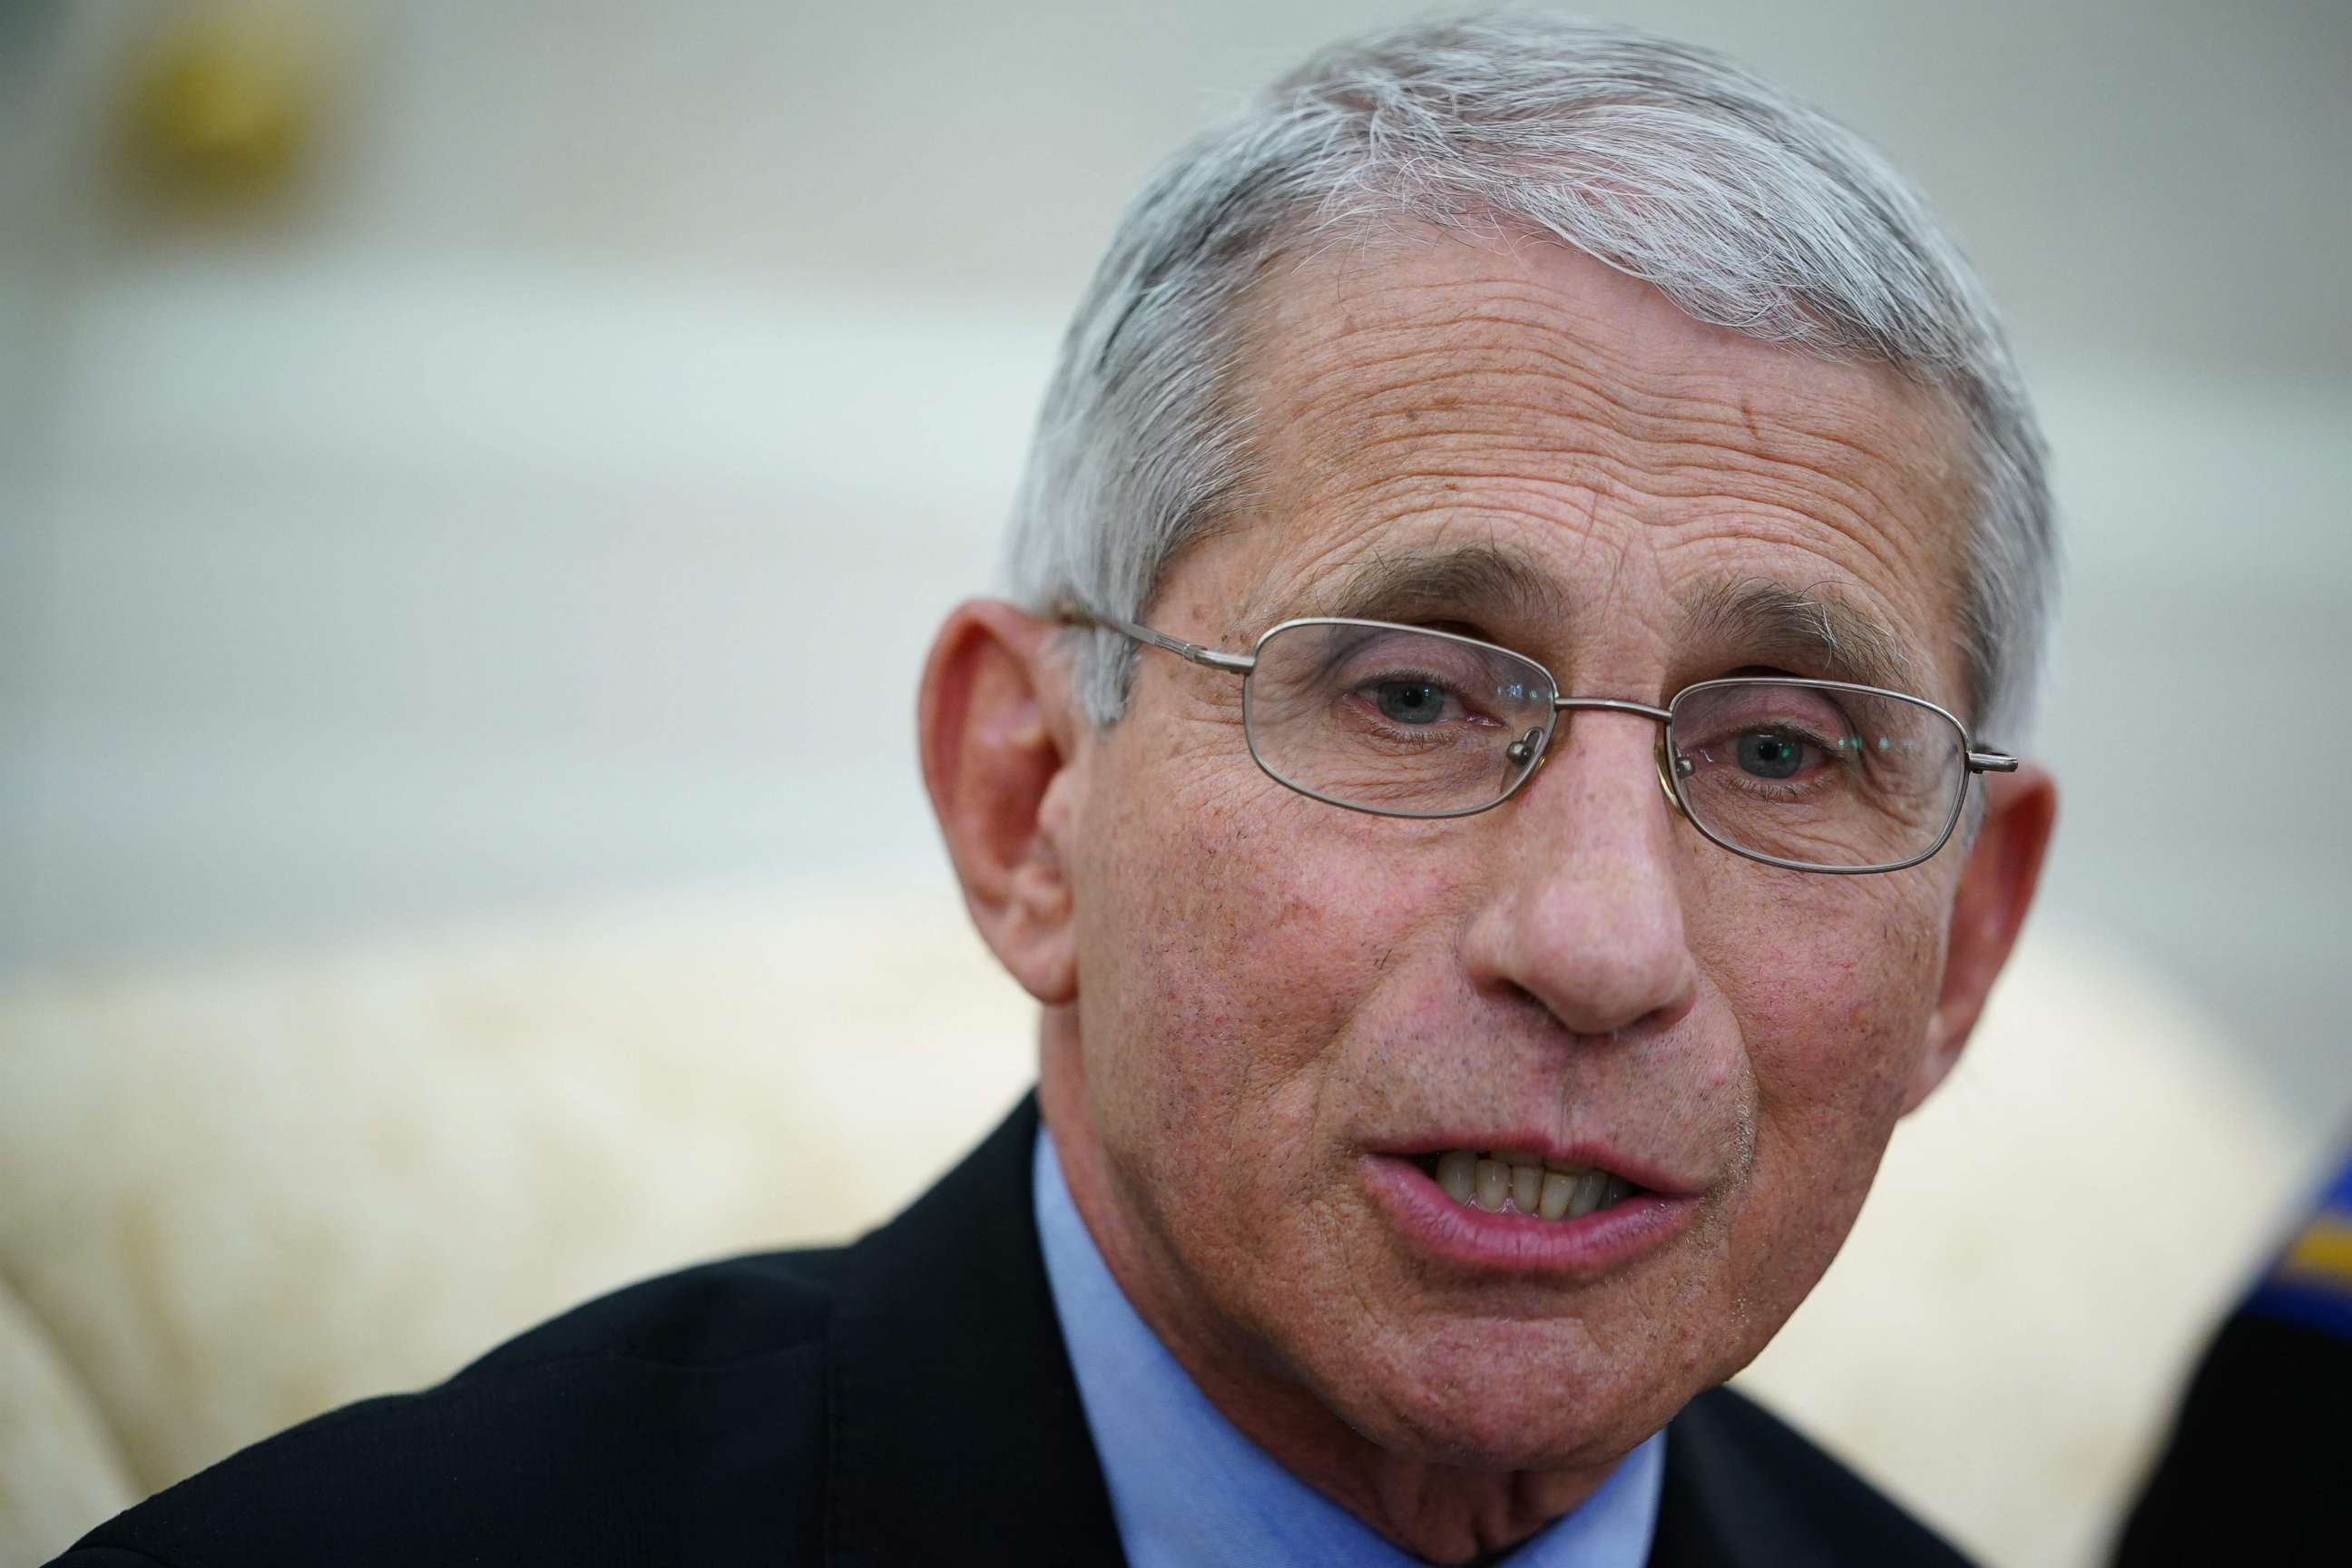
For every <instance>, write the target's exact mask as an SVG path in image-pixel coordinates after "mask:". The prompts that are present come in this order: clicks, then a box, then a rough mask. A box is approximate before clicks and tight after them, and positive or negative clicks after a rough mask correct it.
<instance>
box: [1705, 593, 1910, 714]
mask: <svg viewBox="0 0 2352 1568" xmlns="http://www.w3.org/2000/svg"><path fill="white" fill-rule="evenodd" d="M1684 629H1685V636H1686V637H1689V638H1690V639H1691V640H1692V641H1694V642H1703V643H1706V644H1709V645H1712V646H1720V647H1727V648H1730V649H1735V650H1737V651H1738V654H1739V655H1740V657H1741V658H1742V659H1743V660H1744V661H1745V662H1748V663H1777V664H1786V665H1790V666H1792V667H1794V668H1796V669H1798V670H1801V671H1802V670H1819V671H1820V672H1821V676H1822V679H1828V680H1846V681H1852V682H1853V683H1854V684H1855V685H1857V686H1881V687H1885V688H1886V689H1889V690H1893V691H1904V692H1911V691H1916V690H1918V689H1919V685H1918V680H1919V676H1918V671H1917V669H1916V667H1915V666H1914V665H1913V664H1912V662H1911V660H1910V658H1908V657H1907V656H1906V655H1905V653H1904V651H1903V647H1902V644H1901V643H1900V642H1898V641H1897V640H1896V638H1895V636H1894V634H1893V633H1891V632H1889V631H1888V630H1887V629H1886V627H1885V626H1883V625H1881V624H1880V623H1879V621H1878V620H1877V619H1876V617H1874V616H1871V615H1870V614H1869V613H1868V612H1867V611H1864V610H1861V609H1858V608H1856V607H1855V606H1854V605H1850V604H1847V603H1846V602H1845V601H1844V600H1843V599H1841V598H1839V597H1838V596H1836V595H1835V593H1834V592H1833V591H1822V590H1817V589H1808V588H1792V587H1790V586H1789V585H1788V584H1785V583H1776V582H1774V581H1772V580H1771V579H1770V578H1769V577H1746V578H1742V579H1740V580H1738V582H1733V583H1727V584H1721V585H1720V586H1717V587H1713V588H1709V589H1706V591H1704V592H1702V593H1701V594H1699V595H1697V596H1696V598H1694V599H1692V600H1691V601H1690V603H1689V605H1688V607H1687V608H1686V610H1685V627H1684Z"/></svg>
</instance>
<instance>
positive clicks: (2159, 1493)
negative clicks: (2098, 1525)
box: [2115, 1159, 2352, 1568]
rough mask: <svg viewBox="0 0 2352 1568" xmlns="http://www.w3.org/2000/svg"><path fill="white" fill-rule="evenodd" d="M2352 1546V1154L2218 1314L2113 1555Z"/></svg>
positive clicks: (2132, 1560)
mask: <svg viewBox="0 0 2352 1568" xmlns="http://www.w3.org/2000/svg"><path fill="white" fill-rule="evenodd" d="M2347 1552H2352V1159H2347V1161H2346V1163H2345V1164H2344V1165H2343V1167H2342V1168H2341V1169H2340V1170H2338V1171H2337V1172H2336V1177H2335V1179H2334V1180H2333V1181H2331V1182H2330V1183H2329V1184H2327V1186H2326V1190H2325V1192H2324V1193H2323V1194H2321V1196H2320V1199H2319V1201H2318V1203H2317V1204H2316V1205H2315V1206H2314V1207H2313V1209H2312V1210H2311V1212H2310V1213H2309V1214H2308V1215H2306V1216H2305V1220H2304V1222H2303V1224H2302V1225H2301V1226H2300V1227H2298V1229H2297V1230H2296V1232H2295V1234H2294V1237H2292V1238H2291V1239H2290V1240H2289V1241H2288V1242H2287V1244H2286V1246H2285V1247H2284V1248H2283V1249H2281V1251H2280V1253H2279V1256H2278V1258H2277V1259H2276V1260H2275V1261H2274V1262H2273V1264H2272V1265H2271V1268H2270V1269H2269V1270H2268V1271H2267V1272H2266V1273H2265V1274H2264V1275H2263V1280H2262V1283H2261V1284H2259V1285H2257V1286H2256V1287H2255V1288H2254V1289H2253V1291H2252V1294H2250V1295H2249V1296H2248V1297H2247V1298H2246V1300H2245V1301H2244V1302H2243V1303H2242V1305H2241V1306H2240V1307H2239V1309H2238V1310H2237V1311H2236V1312H2235V1313H2234V1314H2233V1315H2232V1316H2231V1318H2230V1320H2229V1321H2228V1322H2226V1323H2224V1324H2223V1325H2222V1327H2221V1333H2220V1334H2219V1335H2218V1336H2217V1337H2216V1338H2215V1340H2214V1342H2213V1344H2212V1346H2211V1348H2210V1349H2209V1350H2208V1351H2207V1352H2205V1359H2204V1360H2203V1361H2202V1362H2201V1363H2199V1365H2198V1368H2197V1374H2196V1376H2195V1378H2194V1379H2193V1380H2192V1381H2191V1382H2190V1384H2189V1394H2188V1397H2187V1398H2186V1399H2184V1400H2183V1401H2182V1403H2181V1409H2180V1418H2179V1422H2178V1424H2177V1425H2176V1426H2174V1429H2173V1434H2172V1441H2171V1443H2170V1445H2169V1446H2168V1447H2167V1448H2166V1450H2165V1453H2164V1457H2163V1458H2162V1459H2161V1460H2160V1461H2159V1462H2158V1465H2157V1468H2156V1472H2155V1474H2154V1475H2153V1476H2152V1477H2150V1479H2149V1480H2148V1483H2147V1489H2146V1490H2145V1491H2143V1492H2142V1493H2141V1494H2140V1499H2139V1503H2138V1505H2137V1507H2136V1508H2134V1509H2133V1510H2132V1512H2131V1515H2130V1517H2129V1518H2128V1519H2126V1521H2125V1524H2124V1530H2123V1534H2122V1536H2121V1537H2120V1539H2119V1541H2118V1542H2117V1545H2116V1557H2115V1568H2156V1565H2158V1564H2167V1563H2217V1562H2232V1563H2322V1562H2338V1563H2340V1562H2343V1561H2345V1559H2346V1555H2347Z"/></svg>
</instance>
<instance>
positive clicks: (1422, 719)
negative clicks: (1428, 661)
mask: <svg viewBox="0 0 2352 1568" xmlns="http://www.w3.org/2000/svg"><path fill="white" fill-rule="evenodd" d="M1451 695H1452V693H1451V692H1449V691H1447V690H1446V689H1445V688H1444V687H1443V686H1440V685H1438V684H1437V683H1436V682H1435V681H1433V680H1382V681H1379V682H1377V683H1375V684H1374V686H1373V687H1372V701H1373V704H1374V705H1375V706H1376V707H1378V708H1379V709H1380V710H1381V716H1382V717H1383V718H1386V719H1390V720H1392V721H1395V722H1397V723H1399V724H1434V723H1436V722H1437V721H1439V720H1440V719H1443V718H1444V717H1445V705H1446V700H1447V698H1449V697H1450V696H1451Z"/></svg>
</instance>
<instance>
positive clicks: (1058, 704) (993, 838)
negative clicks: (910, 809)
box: [917, 599, 1080, 1005]
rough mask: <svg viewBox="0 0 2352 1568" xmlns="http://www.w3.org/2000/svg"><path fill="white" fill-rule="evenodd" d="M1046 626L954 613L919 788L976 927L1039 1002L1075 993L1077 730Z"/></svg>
mask: <svg viewBox="0 0 2352 1568" xmlns="http://www.w3.org/2000/svg"><path fill="white" fill-rule="evenodd" d="M1053 638H1054V627H1053V626H1051V625H1050V624H1049V623H1047V622H1045V621H1041V620H1039V619H1038V618H1037V617H1035V616H1031V615H1029V614H1027V613H1026V612H1024V611H1023V610H1021V609H1018V608H1016V607H1015V606H1013V605H1008V604H1004V603H1002V602H1000V601H996V600H986V599H976V600H972V601H971V602H969V603H966V604H963V605H958V606H957V607H956V608H955V610H954V611H953V612H952V613H951V614H950V615H949V616H948V618H947V622H946V624H945V625H944V626H941V627H940V634H939V636H938V637H937V638H936V639H935V640H934V641H933V643H932V645H931V652H930V658H929V660H928V661H927V662H926V664H925V666H924V669H923V684H922V695H921V698H920V700H919V708H918V715H917V724H918V729H919V746H920V749H921V752H922V763H923V784H924V786H925V788H926V789H927V790H928V791H929V794H930V797H931V809H932V811H933V813H934V814H935V815H936V816H938V818H939V823H940V833H941V834H942V835H943V836H944V837H945V838H946V840H947V847H948V856H949V858H950V859H951V860H952V861H953V862H954V863H955V869H956V877H957V879H958V880H959V881H960V882H961V884H962V886H963V896H964V907H965V908H967V909H968V910H971V918H972V923H973V924H974V925H976V926H977V927H979V929H980V934H981V936H982V939H983V940H985V941H986V942H987V943H988V945H989V947H990V948H991V949H992V951H993V952H995V953H996V956H997V958H998V960H999V961H1000V962H1002V963H1003V965H1004V966H1005V968H1006V969H1007V970H1009V971H1011V972H1012V974H1013V978H1014V979H1015V980H1018V981H1019V982H1020V983H1021V984H1022V986H1023V987H1024V989H1026V990H1027V991H1028V992H1029V993H1030V994H1032V995H1034V996H1035V997H1036V998H1037V999H1038V1000H1039V1001H1040V1002H1044V1003H1045V1004H1047V1005H1059V1004H1061V1003H1065V1002H1067V1001H1069V1000H1070V999H1071V998H1072V997H1074V996H1075V995H1076V994H1077V963H1076V943H1075V930H1076V923H1075V920H1074V918H1073V917H1074V911H1073V908H1072V900H1071V889H1070V885H1069V881H1068V878H1067V875H1066V864H1067V863H1066V858H1065V852H1066V846H1067V844H1068V842H1069V835H1070V830H1071V825H1072V822H1073V820H1074V817H1075V811H1076V792H1077V787H1078V782H1079V781H1078V778H1077V776H1076V773H1074V772H1073V771H1072V763H1074V761H1075V760H1076V748H1077V746H1078V744H1079V741H1080V731H1079V727H1078V726H1077V725H1076V722H1075V720H1074V716H1073V713H1072V710H1071V708H1070V703H1069V698H1068V688H1067V683H1066V680H1065V679H1064V678H1063V670H1062V667H1061V662H1060V660H1059V658H1058V657H1057V655H1056V652H1055V647H1054V646H1053Z"/></svg>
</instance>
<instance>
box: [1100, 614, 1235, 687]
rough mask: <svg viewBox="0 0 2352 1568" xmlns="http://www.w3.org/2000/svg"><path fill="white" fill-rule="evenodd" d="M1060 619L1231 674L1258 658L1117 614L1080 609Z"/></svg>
mask: <svg viewBox="0 0 2352 1568" xmlns="http://www.w3.org/2000/svg"><path fill="white" fill-rule="evenodd" d="M1063 618H1064V619H1066V620H1067V621H1068V622H1069V623H1070V624H1071V625H1073V626H1108V627H1109V628H1110V629H1111V630H1112V631H1115V632H1119V633H1123V634H1124V635H1126V636H1128V637H1133V638H1134V639H1135V640H1136V641H1138V642H1139V643H1149V644H1150V645H1151V646H1152V647H1156V648H1164V649H1165V650H1167V651H1168V652H1170V653H1172V654H1174V655H1175V656H1176V657H1177V658H1183V659H1190V660H1192V662H1193V663H1194V664H1198V665H1202V666H1205V667H1206V668H1210V669H1223V670H1227V671H1230V672H1231V673H1233V674H1234V675H1247V674H1248V673H1249V672H1250V671H1251V670H1253V669H1255V668H1257V660H1256V658H1255V657H1253V656H1252V655H1249V654H1245V653H1219V652H1218V651H1217V650H1216V649H1215V648H1213V647H1202V646H1201V645H1200V644H1198V643H1189V642H1186V641H1184V640H1183V639H1182V638H1181V637H1170V636H1169V635H1168V634H1167V633H1166V632H1155V631H1153V630H1152V629H1151V628H1150V626H1138V625H1136V624H1135V623H1134V622H1133V621H1122V620H1120V619H1119V618H1118V616H1092V615H1087V613H1085V612H1084V611H1079V612H1077V613H1076V614H1073V615H1070V616H1065V617H1063Z"/></svg>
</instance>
